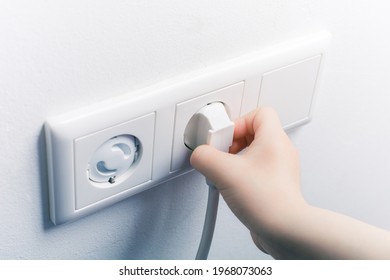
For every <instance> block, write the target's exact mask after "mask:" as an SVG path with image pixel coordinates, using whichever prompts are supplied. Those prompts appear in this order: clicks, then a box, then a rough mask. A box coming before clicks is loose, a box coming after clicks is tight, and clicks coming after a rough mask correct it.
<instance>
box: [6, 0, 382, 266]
mask: <svg viewBox="0 0 390 280" xmlns="http://www.w3.org/2000/svg"><path fill="white" fill-rule="evenodd" d="M389 8H390V4H389V2H388V1H385V0H373V1H369V2H368V1H363V0H355V1H352V0H351V1H348V0H337V1H336V0H333V1H319V0H297V1H289V0H273V1H268V0H242V1H222V0H214V1H209V0H196V1H195V0H189V1H180V0H168V1H157V0H154V1H153V0H150V1H142V0H132V1H111V0H90V1H87V0H86V1H78V0H66V1H43V0H42V1H40V0H37V1H17V0H16V1H15V0H3V1H1V4H0V96H1V102H0V116H1V124H0V143H1V145H0V154H1V159H2V160H1V163H0V207H1V211H0V221H1V222H0V248H1V249H0V258H1V259H19V258H23V259H122V258H123V259H125V258H130V259H144V258H147V259H150V258H153V259H160V258H170V259H171V258H172V259H176V258H179V259H186V258H193V257H194V254H195V251H196V248H197V244H198V239H199V234H200V230H201V227H202V221H203V213H204V204H205V198H206V187H205V186H204V181H203V178H202V177H201V176H199V175H197V174H195V173H193V174H190V175H188V176H186V177H185V178H180V179H177V180H175V181H173V182H170V183H167V184H164V185H161V186H159V187H156V188H154V189H152V190H149V191H147V192H145V193H143V194H139V195H136V196H134V197H132V198H129V199H127V200H125V201H123V202H121V203H119V204H117V205H115V206H113V207H110V208H108V209H106V210H103V211H100V212H99V213H96V214H94V215H91V216H89V217H86V218H83V219H81V220H79V221H76V222H74V223H71V224H66V225H62V226H58V227H55V226H53V225H52V224H51V222H50V221H49V218H48V194H47V179H46V171H45V168H46V166H45V161H44V156H45V153H44V140H43V134H42V124H43V122H44V120H45V119H46V118H47V116H49V115H54V114H59V113H62V112H66V111H68V110H71V109H73V108H77V107H80V106H84V105H86V104H88V103H90V102H95V101H98V100H104V99H106V98H107V97H109V96H113V95H120V94H123V93H127V92H131V91H132V90H134V89H137V88H142V87H144V86H147V85H151V84H154V83H156V82H158V81H161V80H164V79H166V78H170V77H173V76H175V75H178V74H181V73H183V72H187V71H191V70H195V69H199V68H203V67H207V66H208V65H210V64H213V63H218V62H222V61H224V60H225V59H228V58H232V57H235V56H238V55H240V54H244V53H246V52H249V51H252V50H256V49H259V48H262V47H264V46H267V45H271V44H273V43H275V42H279V41H284V40H287V39H290V38H293V37H295V36H298V35H303V34H306V33H308V32H310V31H314V30H317V29H322V28H327V29H328V30H329V31H331V33H332V34H333V43H332V47H331V49H330V51H329V55H328V61H327V65H326V68H325V73H324V80H323V83H322V86H321V90H320V94H319V98H318V100H317V106H316V111H315V115H314V120H313V122H311V123H310V124H309V125H307V126H305V127H302V128H300V129H298V130H296V131H294V132H292V133H291V134H290V135H291V138H292V140H293V141H294V143H295V144H296V146H297V147H298V148H299V150H300V153H301V160H302V188H303V190H304V193H305V196H306V197H307V199H308V200H309V201H310V202H311V203H313V204H316V205H319V206H323V207H327V208H329V209H333V210H336V211H340V212H343V213H346V214H349V215H352V216H354V217H357V218H360V219H362V220H364V221H367V222H370V223H373V224H375V225H378V226H382V227H385V228H388V229H390V203H388V200H389V197H390V127H389V125H388V120H390V110H389V107H390V83H389V76H390V70H389V68H388V65H390V55H389V54H388V50H389V49H390V39H389V38H390V34H389V31H388V27H389V26H390V17H389V16H388V11H389ZM210 257H211V258H218V259H225V258H227V259H252V258H253V259H255V258H260V259H261V258H265V257H266V256H265V255H263V254H262V253H260V252H259V251H258V250H257V249H256V248H255V247H254V245H252V243H251V240H250V237H249V234H248V232H247V230H246V229H245V228H244V227H243V226H242V225H241V224H240V223H239V222H238V221H237V220H236V219H235V217H234V216H233V215H232V214H231V213H230V211H229V210H228V209H227V208H226V206H225V205H223V204H222V205H221V210H220V215H219V220H218V225H217V229H216V236H215V240H214V243H213V246H212V249H211V253H210Z"/></svg>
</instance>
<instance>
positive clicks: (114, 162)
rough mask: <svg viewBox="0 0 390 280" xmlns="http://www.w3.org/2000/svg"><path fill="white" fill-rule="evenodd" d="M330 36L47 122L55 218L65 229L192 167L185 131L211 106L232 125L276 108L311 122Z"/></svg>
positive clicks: (288, 122)
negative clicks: (247, 115)
mask: <svg viewBox="0 0 390 280" xmlns="http://www.w3.org/2000/svg"><path fill="white" fill-rule="evenodd" d="M329 40H330V35H329V33H327V32H319V33H316V34H311V35H308V36H305V37H302V38H298V39H296V40H293V41H288V42H285V43H281V44H278V45H275V46H272V47H268V48H266V49H262V50H259V51H257V52H253V53H250V54H247V55H244V56H241V57H238V58H235V59H232V60H229V61H226V62H224V63H221V64H218V65H214V66H210V67H207V68H205V69H202V70H199V71H196V72H192V73H188V74H186V75H182V76H180V77H176V78H174V79H171V80H169V81H165V82H162V83H159V84H157V85H154V86H151V87H148V88H144V89H141V90H138V91H137V92H133V93H129V94H124V95H122V96H119V97H114V98H111V99H109V100H106V101H105V102H101V103H97V104H91V105H90V106H87V107H85V108H80V109H78V110H75V111H72V112H69V113H66V114H63V115H59V116H53V117H49V118H48V120H47V122H46V123H45V131H46V143H47V158H48V174H49V194H50V217H51V220H52V221H53V223H55V224H61V223H65V222H68V221H71V220H74V219H76V218H80V217H82V216H85V215H87V214H90V213H93V212H95V211H97V210H99V209H102V208H103V207H106V206H109V205H111V204H113V203H116V202H118V201H120V200H122V199H124V198H127V197H129V196H131V195H134V194H136V193H139V192H141V191H144V190H146V189H148V188H151V187H153V186H157V185H159V184H161V183H162V182H165V181H167V180H169V179H172V178H175V177H177V176H180V175H182V174H185V173H187V172H189V171H191V170H192V169H191V166H190V165H189V155H190V152H189V150H188V149H187V148H186V147H185V146H184V141H183V138H184V129H185V127H186V125H187V123H188V120H189V119H190V118H191V116H192V115H193V114H194V113H196V112H197V111H198V110H199V109H200V108H202V107H203V106H205V105H207V104H208V103H210V102H222V103H223V104H224V105H225V107H226V108H227V111H228V114H229V116H230V118H231V119H232V120H235V119H236V118H238V117H239V116H241V115H243V114H245V113H247V112H249V111H251V110H253V109H255V108H256V107H258V106H262V105H268V106H273V107H274V108H276V110H277V111H278V113H279V114H280V116H281V119H282V123H283V125H284V127H285V128H286V129H287V128H291V127H295V126H298V125H301V124H304V123H306V122H308V121H309V120H310V118H311V115H312V107H313V100H314V98H315V95H316V92H317V90H318V82H319V79H320V75H321V69H322V67H323V62H324V58H325V50H326V47H327V45H328V43H329Z"/></svg>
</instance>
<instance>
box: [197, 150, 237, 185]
mask: <svg viewBox="0 0 390 280" xmlns="http://www.w3.org/2000/svg"><path fill="white" fill-rule="evenodd" d="M190 161H191V165H192V166H193V167H194V168H195V169H196V170H198V171H199V172H200V173H202V174H203V175H204V176H205V177H207V178H208V179H209V180H210V181H212V182H213V183H214V184H215V185H216V187H217V188H218V189H220V190H221V188H224V187H228V185H229V182H236V178H237V177H238V175H239V174H237V170H239V168H236V167H237V166H239V165H240V158H239V156H237V155H233V154H229V153H225V152H221V151H219V150H217V149H215V148H214V147H212V146H209V145H201V146H199V147H197V148H196V149H195V150H194V152H193V153H192V155H191V159H190Z"/></svg>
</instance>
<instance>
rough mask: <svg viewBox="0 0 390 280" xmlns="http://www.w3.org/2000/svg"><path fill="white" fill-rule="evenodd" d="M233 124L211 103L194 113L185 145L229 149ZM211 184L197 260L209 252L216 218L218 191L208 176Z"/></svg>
mask: <svg viewBox="0 0 390 280" xmlns="http://www.w3.org/2000/svg"><path fill="white" fill-rule="evenodd" d="M233 133H234V123H233V122H232V121H231V120H230V118H229V116H228V114H227V112H226V109H225V106H224V105H223V103H221V102H214V103H210V104H208V105H207V106H204V107H203V108H202V109H200V110H199V111H198V112H197V113H195V114H194V115H193V116H192V118H191V119H190V120H189V122H188V124H187V127H186V129H185V132H184V144H185V146H186V147H188V148H189V149H191V150H194V149H195V148H196V147H198V146H199V145H202V144H208V145H210V146H213V147H214V148H216V149H218V150H220V151H224V152H228V151H229V147H230V146H231V144H232V141H233ZM206 182H207V185H208V186H209V194H208V199H207V208H206V215H205V220H204V225H203V231H202V237H201V239H200V243H199V247H198V252H197V254H196V258H195V259H196V260H206V259H207V257H208V254H209V251H210V247H211V242H212V239H213V235H214V229H215V223H216V220H217V212H218V201H219V192H218V190H217V189H216V188H215V185H214V184H213V183H212V182H210V181H209V180H208V179H207V178H206Z"/></svg>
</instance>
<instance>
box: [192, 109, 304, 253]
mask: <svg viewBox="0 0 390 280" xmlns="http://www.w3.org/2000/svg"><path fill="white" fill-rule="evenodd" d="M244 148H247V149H246V150H245V151H244V152H243V154H242V155H234V154H235V153H237V152H239V151H241V150H242V149H244ZM230 152H231V153H233V154H227V153H223V152H220V151H218V150H216V149H214V148H213V147H210V146H207V145H203V146H200V147H198V148H197V149H195V151H194V152H193V154H192V156H191V164H192V165H193V167H194V168H195V169H197V170H198V171H200V172H201V173H203V174H204V175H205V176H206V177H207V178H209V179H210V180H211V181H212V182H214V183H215V184H216V187H217V188H218V190H219V191H220V192H221V195H222V196H223V198H224V199H225V201H226V202H227V204H228V205H229V207H230V208H231V210H232V211H233V212H234V214H235V215H236V216H237V217H238V218H239V219H240V220H241V221H242V222H243V223H244V224H245V225H246V226H247V227H248V228H249V230H250V231H251V233H252V237H253V240H254V241H255V243H256V245H257V246H258V247H259V248H260V249H262V250H263V251H267V252H269V253H271V254H273V253H274V252H273V251H274V250H273V248H272V247H273V245H272V244H271V243H273V241H272V237H273V233H275V232H276V231H277V230H282V228H281V226H283V225H284V220H285V219H288V216H289V214H291V211H299V208H301V206H304V205H305V202H304V200H303V198H302V195H301V192H300V179H299V177H300V174H299V173H300V171H299V159H298V154H297V152H296V150H295V148H294V147H293V145H292V143H291V142H290V140H289V138H288V137H287V135H286V134H285V132H284V131H283V129H282V127H281V124H280V121H279V119H278V116H277V114H276V113H275V111H274V110H272V109H269V108H261V109H257V110H255V111H253V112H251V113H250V114H248V115H246V116H244V117H242V118H240V119H239V120H237V122H236V124H235V131H234V140H233V145H232V146H231V148H230Z"/></svg>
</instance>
